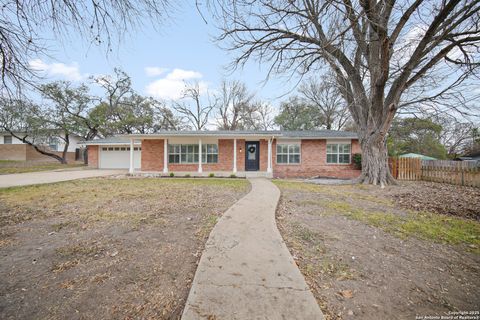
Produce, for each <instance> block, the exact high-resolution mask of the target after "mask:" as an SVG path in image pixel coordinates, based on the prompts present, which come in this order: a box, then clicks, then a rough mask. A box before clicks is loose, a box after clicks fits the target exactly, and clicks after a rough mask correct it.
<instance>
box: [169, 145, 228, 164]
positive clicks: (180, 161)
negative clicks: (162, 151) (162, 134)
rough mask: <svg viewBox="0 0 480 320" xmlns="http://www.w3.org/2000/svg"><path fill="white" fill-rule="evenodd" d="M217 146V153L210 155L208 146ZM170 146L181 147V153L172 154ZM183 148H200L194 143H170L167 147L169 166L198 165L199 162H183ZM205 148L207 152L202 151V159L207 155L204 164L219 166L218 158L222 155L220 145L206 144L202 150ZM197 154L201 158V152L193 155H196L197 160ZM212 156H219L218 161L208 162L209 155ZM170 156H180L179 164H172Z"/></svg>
mask: <svg viewBox="0 0 480 320" xmlns="http://www.w3.org/2000/svg"><path fill="white" fill-rule="evenodd" d="M212 144H214V145H216V146H217V153H211V152H210V153H208V152H207V150H208V146H209V145H212ZM170 146H180V153H178V152H174V153H170ZM182 146H197V147H198V144H194V143H169V144H168V146H167V150H168V154H167V162H168V164H172V165H176V164H198V161H195V160H194V161H193V162H182ZM203 148H205V149H206V150H205V151H204V150H202V158H203V156H204V155H205V162H204V161H203V159H201V160H202V164H207V165H208V164H218V157H219V154H220V150H219V148H218V143H205V144H202V149H203ZM195 154H196V155H197V156H198V157H199V158H200V152H197V153H195V152H194V153H193V155H194V158H195ZM212 154H216V155H217V161H216V162H207V155H212ZM170 155H179V162H170Z"/></svg>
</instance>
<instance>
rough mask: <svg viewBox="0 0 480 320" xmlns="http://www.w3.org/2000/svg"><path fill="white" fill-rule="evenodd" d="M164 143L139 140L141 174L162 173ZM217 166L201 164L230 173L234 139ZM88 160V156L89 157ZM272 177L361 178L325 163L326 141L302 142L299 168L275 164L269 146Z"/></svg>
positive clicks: (241, 143) (263, 151)
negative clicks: (140, 145)
mask: <svg viewBox="0 0 480 320" xmlns="http://www.w3.org/2000/svg"><path fill="white" fill-rule="evenodd" d="M163 148H164V145H163V139H158V140H151V139H148V140H142V171H163ZM218 149H219V150H218V163H215V164H203V165H202V169H203V171H204V172H209V171H224V172H231V171H233V139H219V140H218ZM359 152H360V145H359V143H358V141H357V140H353V141H352V154H353V153H359ZM89 156H90V153H89ZM272 160H273V161H272V162H273V173H274V176H275V177H314V176H326V177H338V178H352V177H357V176H358V175H359V174H360V171H359V170H356V169H355V168H354V165H353V164H351V165H332V164H327V163H326V140H302V149H301V163H300V165H283V164H277V163H276V141H274V142H273V145H272ZM267 161H268V141H267V140H260V171H267V166H268V163H267ZM237 170H238V171H244V170H245V140H243V139H238V140H237ZM168 171H169V172H175V171H187V172H188V171H190V172H196V171H198V164H168Z"/></svg>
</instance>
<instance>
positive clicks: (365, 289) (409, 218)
mask: <svg viewBox="0 0 480 320" xmlns="http://www.w3.org/2000/svg"><path fill="white" fill-rule="evenodd" d="M274 182H275V184H277V185H278V186H279V188H280V189H281V192H282V197H281V201H280V203H279V205H278V209H277V225H278V226H279V228H280V232H281V233H282V236H283V238H284V239H285V242H286V244H287V246H288V248H289V250H290V251H291V253H292V255H293V256H294V258H295V260H296V262H297V264H298V266H299V268H300V270H301V271H302V273H303V275H304V276H305V278H306V280H307V283H308V284H309V286H310V288H311V290H312V291H313V293H314V295H315V297H316V299H317V302H318V304H319V306H320V308H321V309H322V311H323V312H324V314H325V317H326V320H340V319H353V318H355V319H361V320H370V319H372V316H373V315H374V316H373V317H374V318H375V319H410V318H412V319H413V318H415V316H416V315H431V316H438V318H440V316H444V315H446V314H447V313H448V312H449V311H455V310H474V309H475V307H476V305H478V296H479V294H480V291H479V289H478V288H480V279H479V278H478V276H477V275H478V274H479V272H480V255H479V253H480V250H479V249H480V223H479V221H477V220H475V219H471V218H470V219H467V218H466V217H469V215H462V214H461V212H459V210H462V209H459V210H457V212H456V214H455V215H453V214H450V213H449V211H445V210H444V211H443V212H442V213H440V212H437V211H435V212H429V211H428V210H425V208H438V207H440V206H442V205H443V207H446V206H445V204H443V203H442V200H441V199H439V197H438V196H436V195H435V194H432V195H431V196H430V197H429V195H430V194H431V192H430V191H431V190H438V189H439V187H438V186H436V185H435V186H432V185H430V184H423V183H422V184H418V185H417V184H401V185H400V186H392V187H387V188H385V189H380V188H378V187H374V186H364V185H360V186H359V185H314V184H306V183H302V182H294V181H285V180H276V181H274ZM441 189H442V197H443V198H444V199H448V201H449V203H448V207H449V208H455V207H456V204H455V203H456V201H460V200H459V199H462V205H461V206H459V208H467V209H468V210H471V209H473V210H474V208H476V207H477V205H478V198H476V197H472V196H471V195H472V194H475V193H476V192H477V191H475V190H471V189H468V188H461V187H458V186H455V187H454V188H451V187H444V186H442V187H441ZM413 193H416V194H421V195H423V197H415V198H414V201H416V202H414V203H410V204H409V205H406V204H405V202H404V201H407V199H409V197H408V195H410V194H413ZM445 193H448V194H447V195H446V194H445ZM397 195H402V196H400V197H398V196H397ZM419 198H421V201H417V200H418V199H419ZM416 204H418V205H416ZM413 208H416V210H412V209H413Z"/></svg>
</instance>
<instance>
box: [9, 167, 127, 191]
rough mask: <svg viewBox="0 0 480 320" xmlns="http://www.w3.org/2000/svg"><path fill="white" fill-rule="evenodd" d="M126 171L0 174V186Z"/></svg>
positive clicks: (106, 174) (74, 178)
mask: <svg viewBox="0 0 480 320" xmlns="http://www.w3.org/2000/svg"><path fill="white" fill-rule="evenodd" d="M122 173H126V171H125V170H93V169H92V170H58V171H39V172H27V173H15V174H4V175H0V188H8V187H18V186H27V185H31V184H43V183H53V182H59V181H68V180H76V179H83V178H93V177H104V176H111V175H114V174H122Z"/></svg>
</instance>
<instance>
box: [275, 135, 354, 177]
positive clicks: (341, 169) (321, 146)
mask: <svg viewBox="0 0 480 320" xmlns="http://www.w3.org/2000/svg"><path fill="white" fill-rule="evenodd" d="M276 145H277V143H276V141H274V143H273V146H272V149H273V150H272V151H273V175H274V177H278V178H295V177H297V178H309V177H315V176H323V177H335V178H355V177H358V176H359V175H360V173H361V171H360V170H357V169H355V166H354V164H350V165H337V164H327V159H326V158H327V150H326V149H327V141H326V140H307V139H304V140H302V142H301V160H300V164H299V165H295V164H277V157H276V150H277V148H276ZM351 149H352V154H353V153H360V146H359V144H358V140H352V148H351Z"/></svg>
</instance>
